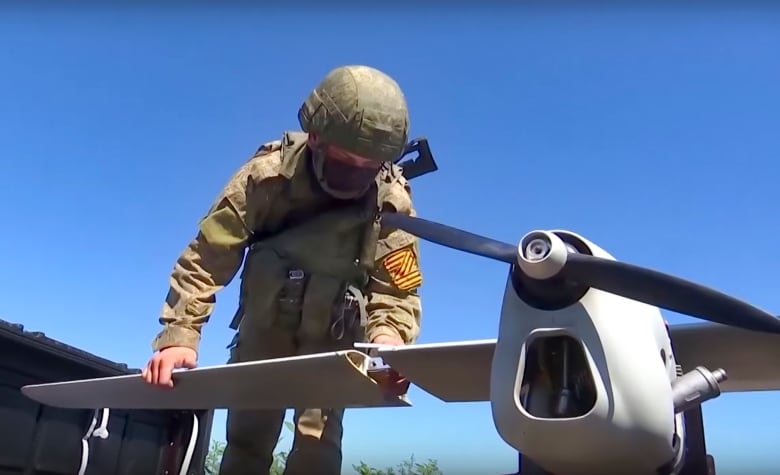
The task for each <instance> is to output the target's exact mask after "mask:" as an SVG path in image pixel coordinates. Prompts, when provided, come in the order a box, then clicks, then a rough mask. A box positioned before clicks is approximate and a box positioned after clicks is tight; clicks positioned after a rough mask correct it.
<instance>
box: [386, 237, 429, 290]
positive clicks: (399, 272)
mask: <svg viewBox="0 0 780 475" xmlns="http://www.w3.org/2000/svg"><path fill="white" fill-rule="evenodd" d="M382 264H383V265H384V266H385V269H386V270H387V273H388V274H389V275H390V280H392V282H393V284H394V285H395V286H396V287H398V288H399V289H401V290H412V289H414V288H416V287H419V286H420V285H421V284H422V273H421V272H420V267H419V265H418V263H417V256H416V255H415V253H414V251H413V250H412V249H411V248H408V247H405V248H402V249H398V250H395V251H393V252H391V253H390V254H388V255H387V257H385V258H384V259H383V260H382Z"/></svg>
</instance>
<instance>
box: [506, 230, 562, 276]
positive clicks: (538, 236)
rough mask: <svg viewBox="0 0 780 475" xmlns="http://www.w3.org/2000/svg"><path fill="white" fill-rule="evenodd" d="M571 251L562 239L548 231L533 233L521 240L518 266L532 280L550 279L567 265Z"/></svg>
mask: <svg viewBox="0 0 780 475" xmlns="http://www.w3.org/2000/svg"><path fill="white" fill-rule="evenodd" d="M568 254H569V249H568V248H567V246H566V244H565V243H564V242H563V240H561V238H560V237H558V236H557V235H555V234H554V233H551V232H548V231H531V232H530V233H528V234H526V235H525V236H524V237H523V239H521V240H520V245H519V246H518V256H517V264H518V266H519V267H520V269H521V270H522V271H523V273H524V274H525V275H527V276H528V277H530V278H532V279H539V280H543V279H549V278H551V277H553V276H555V275H556V274H558V273H559V272H560V271H561V270H562V269H563V266H564V265H565V264H566V256H567V255H568Z"/></svg>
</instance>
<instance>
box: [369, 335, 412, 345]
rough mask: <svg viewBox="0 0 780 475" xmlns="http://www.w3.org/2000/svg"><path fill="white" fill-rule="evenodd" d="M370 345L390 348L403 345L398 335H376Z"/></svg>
mask: <svg viewBox="0 0 780 475" xmlns="http://www.w3.org/2000/svg"><path fill="white" fill-rule="evenodd" d="M371 343H376V344H378V345H391V346H401V345H403V344H404V341H403V340H402V339H401V337H400V336H398V335H392V336H391V335H387V334H384V333H383V334H381V335H377V336H376V337H375V338H374V339H373V340H372V341H371Z"/></svg>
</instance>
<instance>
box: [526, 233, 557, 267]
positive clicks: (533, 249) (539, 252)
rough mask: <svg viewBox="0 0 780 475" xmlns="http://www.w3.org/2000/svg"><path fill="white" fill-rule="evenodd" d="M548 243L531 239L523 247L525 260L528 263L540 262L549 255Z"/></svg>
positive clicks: (538, 239) (543, 240) (549, 247)
mask: <svg viewBox="0 0 780 475" xmlns="http://www.w3.org/2000/svg"><path fill="white" fill-rule="evenodd" d="M551 249H552V247H551V246H550V242H549V241H547V240H545V239H540V238H536V239H532V240H531V241H530V242H529V243H528V245H526V246H525V258H526V259H527V260H528V261H529V262H537V261H541V260H542V259H544V258H545V257H547V256H548V255H550V250H551Z"/></svg>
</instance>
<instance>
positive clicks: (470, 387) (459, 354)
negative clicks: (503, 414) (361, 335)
mask: <svg viewBox="0 0 780 475" xmlns="http://www.w3.org/2000/svg"><path fill="white" fill-rule="evenodd" d="M495 346H496V340H495V339H492V340H470V341H459V342H448V343H430V344H420V345H410V346H397V347H390V348H382V349H379V350H378V352H379V356H381V357H382V360H383V361H384V362H385V363H386V364H388V365H390V366H391V367H392V368H393V369H394V370H395V371H398V372H399V373H400V374H402V375H404V377H405V378H406V379H407V380H409V381H410V382H411V383H412V384H414V385H415V386H417V387H419V388H420V389H422V390H424V391H426V392H428V393H430V394H432V395H433V396H436V397H437V398H439V399H441V400H442V401H444V402H476V401H489V400H490V367H491V365H492V363H493V349H494V348H495Z"/></svg>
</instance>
